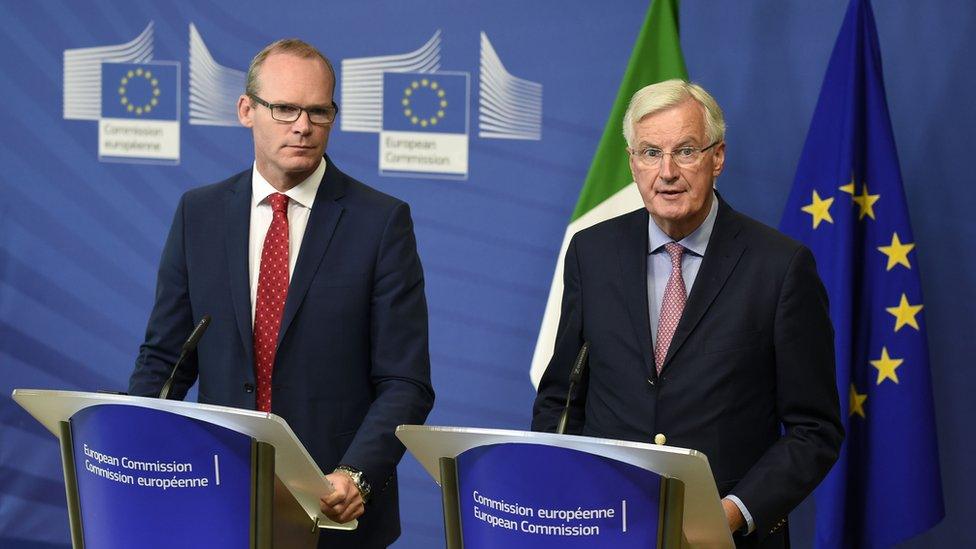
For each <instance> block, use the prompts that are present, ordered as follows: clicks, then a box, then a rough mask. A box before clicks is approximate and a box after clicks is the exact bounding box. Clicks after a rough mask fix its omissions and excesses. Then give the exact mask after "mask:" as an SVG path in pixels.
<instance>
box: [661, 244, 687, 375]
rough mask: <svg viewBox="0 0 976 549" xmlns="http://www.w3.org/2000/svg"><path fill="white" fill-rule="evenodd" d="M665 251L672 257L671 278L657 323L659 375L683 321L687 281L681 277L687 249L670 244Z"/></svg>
mask: <svg viewBox="0 0 976 549" xmlns="http://www.w3.org/2000/svg"><path fill="white" fill-rule="evenodd" d="M664 249H665V250H666V251H667V252H668V255H669V256H671V276H670V277H669V278H668V285H667V286H665V287H664V300H663V302H662V303H661V316H660V317H659V318H658V321H657V345H656V346H655V347H654V362H655V364H656V365H657V373H659V374H660V373H661V367H662V366H664V359H665V358H666V357H667V356H668V347H670V346H671V338H672V337H674V330H675V328H677V327H678V321H679V320H681V313H682V312H684V310H685V298H686V293H685V279H684V278H682V276H681V256H682V255H683V254H684V253H685V248H684V246H682V245H681V244H678V243H677V242H668V243H667V244H665V245H664Z"/></svg>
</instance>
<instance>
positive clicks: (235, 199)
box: [224, 170, 254, 363]
mask: <svg viewBox="0 0 976 549" xmlns="http://www.w3.org/2000/svg"><path fill="white" fill-rule="evenodd" d="M224 216H225V219H226V224H225V226H226V228H227V232H226V236H225V244H226V247H227V273H228V277H229V278H230V295H231V301H232V302H233V304H234V313H235V316H236V318H237V329H238V331H239V332H240V334H241V342H242V343H243V344H244V354H245V356H246V357H247V358H248V361H249V363H253V362H254V356H253V355H254V340H253V338H252V329H251V328H252V327H251V280H250V275H249V271H250V269H249V267H248V253H249V250H248V247H249V242H250V227H251V171H250V170H248V171H246V172H244V173H242V174H241V175H240V177H238V179H237V181H235V182H234V185H233V186H232V187H231V190H230V191H229V192H228V196H227V202H226V203H225V205H224Z"/></svg>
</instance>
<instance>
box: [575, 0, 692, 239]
mask: <svg viewBox="0 0 976 549" xmlns="http://www.w3.org/2000/svg"><path fill="white" fill-rule="evenodd" d="M671 78H681V79H684V80H687V79H688V70H687V69H686V68H685V60H684V56H683V55H682V54H681V43H680V41H679V39H678V0H654V2H653V3H652V4H651V8H650V9H649V10H648V11H647V17H646V19H645V20H644V26H643V27H641V31H640V34H639V35H638V36H637V43H636V44H635V45H634V51H633V53H631V55H630V62H629V63H628V64H627V72H625V73H624V78H623V80H622V81H621V82H620V88H619V90H618V91H617V99H616V101H614V103H613V109H612V110H611V111H610V119H609V120H607V125H606V127H605V128H604V130H603V137H602V138H601V139H600V144H599V145H598V146H597V148H596V154H595V155H594V156H593V162H592V163H591V164H590V171H589V172H588V173H587V174H586V181H585V182H584V183H583V190H582V191H580V196H579V201H578V202H577V203H576V209H575V210H574V211H573V217H572V219H571V220H570V221H575V220H576V219H578V218H579V217H580V216H581V215H583V214H585V213H586V212H588V211H590V210H591V209H593V207H594V206H596V205H597V204H599V203H601V202H603V201H604V200H606V199H607V198H609V197H610V196H611V195H613V194H614V193H616V192H617V191H619V190H620V189H622V188H624V187H626V186H627V185H629V184H630V183H631V182H632V181H633V178H632V177H631V174H630V166H629V165H628V161H627V155H626V154H625V148H626V146H627V144H626V142H625V141H624V138H623V135H622V134H621V121H622V120H623V118H624V113H625V112H626V111H627V104H628V102H629V101H630V97H631V96H632V95H633V94H634V92H636V91H637V90H639V89H641V88H643V87H644V86H647V85H648V84H653V83H655V82H661V81H663V80H669V79H671Z"/></svg>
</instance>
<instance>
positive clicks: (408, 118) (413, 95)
mask: <svg viewBox="0 0 976 549" xmlns="http://www.w3.org/2000/svg"><path fill="white" fill-rule="evenodd" d="M383 130H384V131H401V132H420V133H453V134H466V133H468V76H467V74H464V73H451V72H440V73H436V72H435V73H415V72H385V73H383Z"/></svg>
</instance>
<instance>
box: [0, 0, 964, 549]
mask: <svg viewBox="0 0 976 549" xmlns="http://www.w3.org/2000/svg"><path fill="white" fill-rule="evenodd" d="M846 4H847V2H846V0H825V1H821V2H780V1H773V0H769V1H760V0H755V1H741V2H723V3H718V2H703V1H690V0H689V1H686V2H684V3H683V4H682V6H681V42H682V47H683V50H684V54H685V58H686V61H687V66H688V71H689V74H690V75H691V77H692V79H694V80H696V81H698V82H700V83H701V84H703V85H704V86H705V87H706V88H707V89H709V90H710V91H712V92H713V93H714V95H715V96H716V98H717V99H718V101H719V103H720V104H721V105H722V106H723V107H724V109H725V112H726V117H727V121H728V126H729V132H728V147H729V148H728V161H727V163H726V171H725V173H724V174H723V176H722V177H721V179H720V180H719V185H720V187H721V189H722V192H723V196H725V197H726V198H728V200H729V201H730V202H731V203H732V204H733V205H734V206H735V207H737V208H738V209H739V210H740V211H743V212H745V213H747V214H749V215H752V216H754V217H756V218H758V219H760V220H762V221H764V222H766V223H767V224H770V225H774V226H775V225H776V224H777V223H778V221H779V218H780V216H781V214H782V208H783V205H784V203H785V201H786V197H787V195H788V193H789V189H790V185H791V182H792V181H793V177H794V173H795V170H796V165H797V160H798V158H799V154H800V150H801V148H802V146H803V140H804V137H805V136H806V133H807V129H808V126H809V123H810V118H811V115H812V113H813V108H814V105H815V102H816V99H817V96H818V93H819V91H820V86H821V82H822V78H823V74H824V71H825V69H826V64H827V59H828V57H829V55H830V51H831V49H832V47H833V44H834V40H835V38H836V36H837V31H838V29H839V27H840V23H841V20H842V18H843V15H844V11H845V8H846ZM646 9H647V2H646V1H645V0H620V1H617V2H614V3H612V4H610V3H608V4H606V5H604V4H601V5H600V6H599V7H598V6H596V5H595V4H594V3H592V2H582V1H574V2H569V1H563V2H519V1H515V0H497V1H495V2H491V3H474V2H456V1H455V2H448V1H436V0H430V1H421V0H415V1H412V2H352V1H330V2H320V1H319V2H316V1H311V0H297V1H295V2H290V3H288V4H287V5H286V6H279V7H271V6H270V5H269V4H268V3H267V2H255V1H251V0H246V1H245V0H238V1H235V2H230V1H227V0H220V1H215V2H209V3H199V2H194V3H191V2H182V1H181V2H167V3H159V2H150V1H143V0H139V1H128V2H116V1H107V0H105V1H98V0H96V1H91V2H86V3H79V2H69V1H55V0H50V1H44V2H31V3H27V2H17V1H14V0H0V30H2V32H0V51H2V52H3V56H2V59H0V68H2V74H3V77H2V78H0V105H2V106H0V135H2V140H3V145H2V147H0V395H4V396H0V546H3V547H64V546H66V545H67V528H68V526H67V520H66V515H65V511H64V491H63V487H62V482H61V476H60V475H61V473H60V466H59V455H58V451H57V447H56V444H55V440H54V437H52V436H51V435H49V434H48V433H47V432H46V431H43V430H42V428H41V427H40V426H39V425H37V424H35V423H34V422H33V420H31V419H30V418H29V417H28V416H27V415H26V413H24V412H22V411H21V410H20V409H19V408H17V407H16V405H15V404H14V403H13V402H12V401H11V400H10V399H9V397H7V396H6V395H9V394H10V391H11V390H12V389H13V388H16V387H35V388H63V389H77V390H95V389H102V388H111V389H122V388H124V387H125V386H126V383H127V378H128V375H129V372H130V371H131V368H132V365H133V362H134V357H135V355H136V352H137V348H138V345H139V343H140V342H141V340H142V332H143V329H144V327H145V322H146V318H147V315H148V311H149V308H150V305H151V302H152V298H153V289H154V284H155V270H156V266H157V261H158V258H159V253H160V250H161V247H162V244H163V239H164V238H165V235H166V232H167V229H168V226H169V223H170V220H171V217H172V213H173V210H174V208H175V206H176V203H177V200H178V198H179V196H180V194H181V193H183V192H184V191H185V190H187V189H189V188H191V187H194V186H198V185H202V184H206V183H211V182H214V181H217V180H220V179H223V178H224V177H226V176H227V175H229V174H231V173H235V172H237V171H239V170H241V169H243V168H245V167H246V166H247V165H249V163H250V162H251V160H252V154H253V150H252V147H251V142H250V135H249V132H247V131H246V130H244V129H242V128H240V127H234V125H233V124H235V121H234V118H233V110H232V107H230V105H231V103H229V102H232V101H234V100H235V99H236V96H237V94H238V93H239V90H240V89H241V84H242V78H243V76H242V74H241V71H243V70H244V69H246V67H247V64H248V62H249V60H250V57H251V56H252V55H253V54H254V53H255V52H256V51H257V50H258V49H260V48H261V47H262V46H263V45H265V44H266V43H268V42H271V41H272V40H274V39H276V38H280V37H284V36H298V37H301V38H303V39H305V40H308V41H310V42H311V43H313V44H315V45H316V46H318V47H319V48H321V49H322V50H323V51H324V52H325V53H326V54H327V55H329V56H330V57H331V58H332V59H333V61H334V62H335V64H336V69H337V71H338V72H339V86H340V88H339V90H338V91H337V96H336V100H337V101H338V102H339V103H340V105H341V107H342V112H341V114H340V120H341V122H339V123H337V124H338V127H337V128H336V129H335V130H334V131H333V134H332V138H331V140H330V145H329V153H330V155H331V156H332V158H333V159H334V160H335V162H336V164H337V165H338V166H339V167H340V168H341V169H343V170H345V171H346V172H348V173H350V174H351V175H353V176H354V177H356V178H358V179H361V180H363V181H366V182H368V183H370V184H372V185H373V186H375V187H377V188H379V189H381V190H383V191H385V192H388V193H390V194H393V195H396V196H398V197H400V198H403V199H404V200H407V201H408V202H409V203H410V204H411V206H412V208H413V214H414V220H415V222H416V227H417V237H418V242H419V246H420V253H421V258H422V260H423V263H424V270H425V273H426V277H427V296H428V300H429V304H430V313H431V316H430V328H431V358H432V367H433V381H434V386H435V389H436V390H437V393H438V398H437V404H436V406H435V409H434V412H433V413H432V415H431V418H430V423H433V424H450V425H468V426H483V427H502V428H527V427H528V425H529V418H530V413H531V403H532V398H533V394H534V391H533V388H532V386H531V383H530V382H529V376H528V370H529V362H530V360H531V356H532V351H533V348H534V344H535V338H536V333H537V330H538V325H539V322H540V319H541V317H542V312H543V309H544V306H545V299H546V297H547V292H548V289H549V283H550V280H551V277H552V272H553V268H554V266H555V264H556V260H557V257H556V256H557V254H558V249H559V245H560V244H561V241H562V236H563V231H564V229H565V227H566V224H567V221H568V219H569V216H570V212H571V211H572V209H573V206H574V205H575V201H576V197H577V195H578V192H579V189H580V186H581V184H582V181H583V178H584V177H585V174H586V171H587V168H588V166H589V162H590V159H591V157H592V154H593V152H594V150H595V147H596V143H597V141H598V139H599V137H600V134H601V132H602V130H603V127H604V124H605V123H606V118H607V115H608V113H609V110H610V107H611V103H612V101H613V98H614V96H615V94H616V91H617V86H618V84H619V82H620V78H621V76H622V74H623V71H624V68H625V66H626V63H627V60H628V57H629V55H630V52H631V48H632V46H633V42H634V40H635V38H636V36H637V32H638V30H639V28H640V25H641V22H642V20H643V17H644V14H645V10H646ZM874 9H875V15H876V18H877V25H878V33H879V35H880V41H881V51H882V57H883V61H884V67H885V80H886V86H887V93H888V102H889V107H890V110H891V117H892V124H893V126H894V131H895V140H896V143H897V146H898V154H899V157H900V160H901V167H902V175H903V178H904V182H905V191H906V194H907V196H908V200H909V209H910V213H911V217H912V225H913V227H914V232H915V242H916V243H917V245H918V246H917V248H916V252H917V257H918V263H919V264H920V270H921V274H922V282H923V292H924V296H925V299H926V302H925V311H924V313H923V314H924V315H925V319H926V323H927V325H928V334H929V340H930V348H931V367H932V376H933V382H934V386H935V387H934V392H935V402H936V414H937V420H938V429H939V433H938V434H939V440H940V448H941V463H942V473H943V482H944V485H945V497H946V508H947V516H946V519H945V520H944V521H943V522H942V523H941V524H940V525H939V526H938V527H936V528H935V529H933V530H932V531H930V532H929V533H927V534H925V535H923V536H921V537H920V538H918V539H916V540H914V541H912V542H910V543H908V544H906V546H908V547H929V546H965V545H973V544H976V537H974V534H973V530H972V528H970V527H968V525H967V524H966V520H967V518H968V517H971V516H974V515H976V505H974V503H973V502H972V498H971V494H972V493H973V492H974V490H973V488H974V487H976V486H974V484H976V483H974V482H973V480H972V478H973V475H974V474H976V471H974V467H973V465H972V464H973V463H974V462H973V460H972V458H971V457H970V456H972V455H973V454H974V453H976V448H974V442H973V439H972V437H971V432H972V429H971V427H970V421H971V420H972V419H973V418H974V417H976V414H974V407H976V404H974V399H973V398H972V397H971V394H972V393H973V390H974V389H976V387H974V378H976V375H974V374H973V373H972V370H971V368H970V364H971V362H972V359H971V358H970V357H971V356H973V354H974V352H976V344H974V339H976V338H973V337H972V335H971V333H972V327H973V323H972V318H974V316H976V307H974V306H973V302H974V299H976V291H974V285H973V283H972V282H973V280H974V275H976V253H974V252H973V247H972V246H971V245H970V242H971V241H972V238H973V237H974V236H976V234H974V233H976V225H974V224H973V223H972V222H967V221H966V219H967V216H966V211H968V210H972V208H973V205H974V197H976V190H974V189H973V188H972V187H967V185H968V184H972V182H973V175H972V170H971V169H967V168H966V166H968V165H969V163H968V160H969V158H971V157H972V155H973V153H972V152H971V148H972V143H971V139H970V138H969V131H970V130H972V129H973V127H974V121H976V102H974V101H973V100H972V98H971V97H970V96H971V93H972V92H971V90H973V89H976V74H974V73H973V71H972V61H971V59H972V55H973V53H974V52H976V37H974V35H973V33H972V29H973V28H976V6H974V5H973V4H972V2H971V1H970V0H944V1H941V2H937V3H935V2H932V3H916V2H896V1H880V0H879V1H876V2H875V6H874ZM113 63H128V64H146V63H155V64H158V65H160V66H165V67H170V66H172V65H173V64H174V63H175V64H178V70H177V71H176V72H175V74H173V72H172V70H171V69H165V70H162V72H160V73H159V74H158V75H155V76H159V77H158V78H156V80H157V82H156V83H155V84H154V83H152V80H153V78H152V77H150V78H148V79H147V78H145V77H143V76H142V75H138V76H139V77H140V78H143V80H139V79H138V78H136V76H133V77H132V78H133V80H131V81H130V80H128V79H127V80H126V84H125V85H120V84H121V79H122V78H124V77H126V74H127V71H128V68H126V71H123V72H118V71H119V67H115V66H109V65H111V64H113ZM394 66H398V67H401V69H400V70H403V71H405V72H420V73H437V72H451V73H468V79H467V80H468V86H469V87H468V89H467V90H466V92H465V93H463V94H462V93H460V92H458V93H457V94H454V95H452V98H451V99H450V101H449V102H448V106H447V107H444V108H445V109H454V108H455V107H458V108H460V107H464V108H466V110H467V111H468V114H467V116H468V121H467V124H466V127H465V133H464V134H455V136H460V137H459V140H458V139H456V140H454V141H452V143H454V145H455V148H454V149H452V152H451V154H452V155H454V156H452V157H451V158H452V160H456V161H459V159H460V156H458V155H461V154H462V153H466V166H465V168H464V170H463V173H461V174H460V175H458V173H452V174H451V175H445V174H443V173H411V172H409V171H407V172H406V173H404V172H403V171H396V176H395V177H394V176H393V172H389V173H388V174H386V175H381V174H380V169H379V140H380V132H381V131H383V130H384V127H383V121H382V113H383V101H382V97H381V96H380V94H379V91H380V89H381V87H382V85H381V83H382V71H383V70H391V69H390V68H391V67H394ZM110 76H111V78H110ZM116 78H118V79H119V80H118V81H116V80H115V79H116ZM126 78H127V77H126ZM147 82H148V86H147V84H146V83H147ZM130 84H131V85H130ZM137 84H138V85H139V86H142V87H141V88H139V86H137ZM116 86H117V87H116ZM157 88H158V89H159V90H160V95H159V96H158V97H160V98H161V100H160V102H161V103H163V101H162V98H169V99H173V98H175V99H176V106H175V110H174V109H171V103H165V105H166V108H165V109H163V111H162V112H159V111H157V112H155V113H154V114H153V116H148V117H147V116H139V115H134V114H132V111H128V109H127V108H119V107H117V106H116V104H115V101H119V104H121V105H125V104H124V103H121V100H122V99H123V98H125V99H126V100H127V101H132V102H133V103H134V104H135V103H136V102H138V105H137V106H140V107H141V106H145V105H152V103H151V100H152V97H153V96H152V94H153V93H154V92H153V90H154V89H157ZM402 91H403V90H397V93H402ZM113 94H114V95H113ZM140 94H141V95H140ZM454 97H457V99H454ZM459 102H460V104H459ZM103 106H104V107H105V108H104V109H103ZM434 108H436V106H435V107H434ZM103 110H104V111H105V112H103ZM445 112H446V113H447V114H449V115H451V116H453V115H454V114H457V112H458V111H455V110H448V111H445ZM451 113H454V114H451ZM512 113H514V114H517V116H506V114H512ZM432 116H436V115H432ZM451 131H456V128H453V129H451ZM465 136H466V138H465ZM174 139H176V140H178V141H176V142H174ZM458 143H461V144H460V145H458ZM174 145H175V146H174ZM462 149H463V150H462ZM400 470H401V485H402V489H403V504H402V512H403V527H404V535H403V537H402V539H401V541H400V542H398V544H397V547H404V548H406V547H411V548H413V547H416V548H427V547H438V546H441V545H442V543H443V542H442V539H443V538H442V528H441V524H440V521H441V516H440V498H439V495H438V492H437V489H436V487H435V485H434V484H433V483H432V482H431V481H430V479H429V478H427V476H426V475H425V473H423V471H422V470H421V469H420V468H419V466H418V465H417V464H416V462H414V461H413V460H412V458H409V457H407V458H405V459H404V462H403V464H402V465H401V468H400ZM811 517H812V514H811V512H810V508H809V505H806V506H804V507H802V508H801V509H800V510H799V511H798V512H797V513H794V517H793V519H794V521H793V525H792V530H793V539H794V541H795V542H796V544H797V546H799V547H808V546H809V544H810V541H809V539H810V535H811V532H812V522H811V521H812V519H811Z"/></svg>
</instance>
